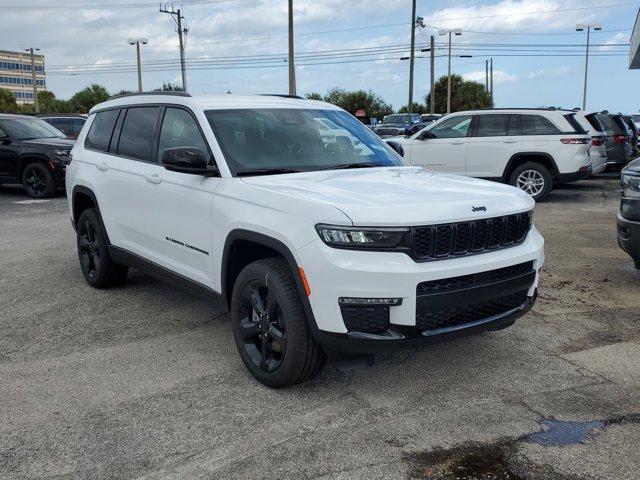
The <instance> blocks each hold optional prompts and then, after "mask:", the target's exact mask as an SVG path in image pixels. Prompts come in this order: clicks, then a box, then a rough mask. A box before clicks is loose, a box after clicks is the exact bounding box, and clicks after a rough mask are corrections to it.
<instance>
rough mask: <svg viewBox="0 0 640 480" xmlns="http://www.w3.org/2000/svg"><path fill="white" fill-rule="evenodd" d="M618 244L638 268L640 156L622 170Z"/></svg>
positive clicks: (639, 257) (639, 249)
mask: <svg viewBox="0 0 640 480" xmlns="http://www.w3.org/2000/svg"><path fill="white" fill-rule="evenodd" d="M620 181H621V184H622V189H621V192H620V194H621V195H620V196H621V198H620V211H619V212H618V245H620V248H622V249H623V250H624V251H625V252H627V253H628V254H629V256H630V257H631V258H632V259H633V261H634V263H635V265H636V268H637V269H638V270H640V158H639V159H637V160H634V161H632V162H630V163H629V165H627V166H626V167H625V168H624V169H623V170H622V178H621V180H620Z"/></svg>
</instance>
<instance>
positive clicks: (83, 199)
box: [71, 185, 108, 239]
mask: <svg viewBox="0 0 640 480" xmlns="http://www.w3.org/2000/svg"><path fill="white" fill-rule="evenodd" d="M88 208H95V209H96V210H98V215H100V218H102V215H101V214H100V206H99V205H98V199H97V198H96V194H95V193H94V192H93V190H91V189H90V188H89V187H85V186H84V185H76V186H74V187H73V190H72V193H71V212H72V218H73V227H74V228H76V227H77V226H78V219H79V218H80V215H81V214H82V212H83V211H84V210H86V209H88ZM105 233H106V230H105ZM107 239H108V235H107Z"/></svg>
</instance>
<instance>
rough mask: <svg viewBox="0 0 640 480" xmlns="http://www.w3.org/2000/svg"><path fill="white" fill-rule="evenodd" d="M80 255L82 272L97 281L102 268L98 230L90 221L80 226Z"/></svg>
mask: <svg viewBox="0 0 640 480" xmlns="http://www.w3.org/2000/svg"><path fill="white" fill-rule="evenodd" d="M78 254H79V256H80V262H81V266H82V271H83V272H85V273H86V275H87V276H88V277H89V278H90V279H92V280H95V279H96V278H97V277H98V272H100V268H101V267H102V259H101V257H100V244H99V243H98V238H97V232H96V228H95V227H94V226H93V225H92V224H91V221H89V220H88V219H87V220H85V221H84V222H82V223H81V224H80V225H78Z"/></svg>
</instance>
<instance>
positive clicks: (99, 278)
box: [76, 208, 129, 288]
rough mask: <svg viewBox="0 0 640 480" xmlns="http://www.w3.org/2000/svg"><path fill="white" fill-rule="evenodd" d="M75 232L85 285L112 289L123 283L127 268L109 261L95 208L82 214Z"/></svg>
mask: <svg viewBox="0 0 640 480" xmlns="http://www.w3.org/2000/svg"><path fill="white" fill-rule="evenodd" d="M76 231H77V234H76V235H77V244H78V259H79V260H80V268H81V269H82V274H83V275H84V278H85V280H86V281H87V283H88V284H89V285H91V286H92V287H94V288H106V287H113V286H117V285H120V284H122V283H124V282H125V281H126V280H127V273H128V271H129V267H127V266H126V265H120V264H118V263H115V262H114V261H113V260H112V259H111V256H110V255H109V249H108V242H107V234H106V231H105V229H104V225H103V224H102V220H101V219H100V214H99V213H98V211H97V210H96V209H95V208H88V209H87V210H84V211H83V212H82V214H81V215H80V218H79V219H78V226H77V228H76Z"/></svg>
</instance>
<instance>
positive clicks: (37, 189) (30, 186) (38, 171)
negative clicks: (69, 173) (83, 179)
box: [22, 162, 58, 198]
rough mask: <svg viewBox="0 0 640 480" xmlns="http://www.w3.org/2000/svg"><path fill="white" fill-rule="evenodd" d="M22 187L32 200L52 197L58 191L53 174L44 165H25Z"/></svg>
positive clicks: (36, 163)
mask: <svg viewBox="0 0 640 480" xmlns="http://www.w3.org/2000/svg"><path fill="white" fill-rule="evenodd" d="M22 186H24V188H25V190H26V191H27V193H28V194H29V196H31V197H33V198H49V197H53V196H54V195H55V193H56V191H57V190H58V186H57V185H56V181H55V179H54V178H53V174H52V173H51V171H50V170H49V169H48V168H47V166H46V165H45V164H44V163H40V162H35V163H30V164H29V165H27V166H26V167H25V169H24V171H23V172H22Z"/></svg>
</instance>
